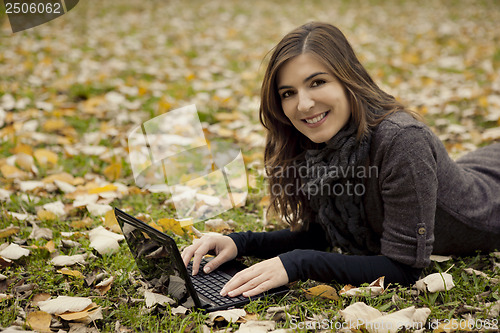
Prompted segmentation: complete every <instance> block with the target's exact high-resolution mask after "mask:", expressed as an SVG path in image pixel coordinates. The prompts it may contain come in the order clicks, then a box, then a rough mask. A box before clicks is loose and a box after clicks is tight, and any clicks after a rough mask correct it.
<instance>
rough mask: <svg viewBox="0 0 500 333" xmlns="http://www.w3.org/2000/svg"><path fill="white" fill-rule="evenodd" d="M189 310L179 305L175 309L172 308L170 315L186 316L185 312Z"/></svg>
mask: <svg viewBox="0 0 500 333" xmlns="http://www.w3.org/2000/svg"><path fill="white" fill-rule="evenodd" d="M188 310H189V309H188V308H186V307H184V306H182V305H179V306H177V307H175V308H172V314H173V315H176V314H186V312H187V311H188Z"/></svg>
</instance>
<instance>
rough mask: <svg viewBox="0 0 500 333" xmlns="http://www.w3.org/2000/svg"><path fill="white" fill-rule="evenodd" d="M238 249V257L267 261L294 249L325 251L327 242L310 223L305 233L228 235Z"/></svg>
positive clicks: (245, 233) (242, 233)
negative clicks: (252, 257)
mask: <svg viewBox="0 0 500 333" xmlns="http://www.w3.org/2000/svg"><path fill="white" fill-rule="evenodd" d="M228 236H229V237H231V239H232V240H233V241H234V243H235V244H236V247H237V248H238V256H239V257H241V256H254V257H257V258H262V259H267V258H272V257H276V256H277V255H279V254H281V253H285V252H289V251H292V250H295V249H313V250H326V249H327V248H328V246H329V245H328V242H327V240H326V238H325V233H324V232H323V229H322V228H321V226H320V225H318V224H316V223H311V224H310V226H309V229H308V230H307V231H290V230H289V229H284V230H278V231H270V232H252V231H247V232H239V233H232V234H229V235H228Z"/></svg>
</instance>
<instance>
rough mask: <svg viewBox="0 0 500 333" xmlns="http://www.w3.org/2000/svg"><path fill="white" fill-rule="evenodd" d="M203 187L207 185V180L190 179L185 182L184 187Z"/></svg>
mask: <svg viewBox="0 0 500 333" xmlns="http://www.w3.org/2000/svg"><path fill="white" fill-rule="evenodd" d="M205 185H207V180H206V179H205V178H204V177H199V178H195V179H191V180H189V181H187V182H186V186H191V187H202V186H205Z"/></svg>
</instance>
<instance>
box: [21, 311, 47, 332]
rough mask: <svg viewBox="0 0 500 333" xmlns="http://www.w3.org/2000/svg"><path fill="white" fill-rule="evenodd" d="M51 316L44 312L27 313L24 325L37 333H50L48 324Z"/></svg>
mask: <svg viewBox="0 0 500 333" xmlns="http://www.w3.org/2000/svg"><path fill="white" fill-rule="evenodd" d="M51 321H52V315H51V314H49V313H47V312H44V311H35V312H30V313H28V316H27V317H26V324H28V325H29V326H30V327H31V328H32V329H34V330H35V331H37V332H52V331H51V329H50V322H51Z"/></svg>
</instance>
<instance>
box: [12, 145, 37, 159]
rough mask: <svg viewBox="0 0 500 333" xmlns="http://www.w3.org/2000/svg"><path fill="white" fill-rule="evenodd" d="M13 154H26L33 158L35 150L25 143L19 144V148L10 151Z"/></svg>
mask: <svg viewBox="0 0 500 333" xmlns="http://www.w3.org/2000/svg"><path fill="white" fill-rule="evenodd" d="M10 152H11V153H12V154H19V153H24V154H26V155H30V156H33V148H31V146H28V145H26V144H24V143H18V144H17V146H15V147H14V148H12V149H11V150H10Z"/></svg>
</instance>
